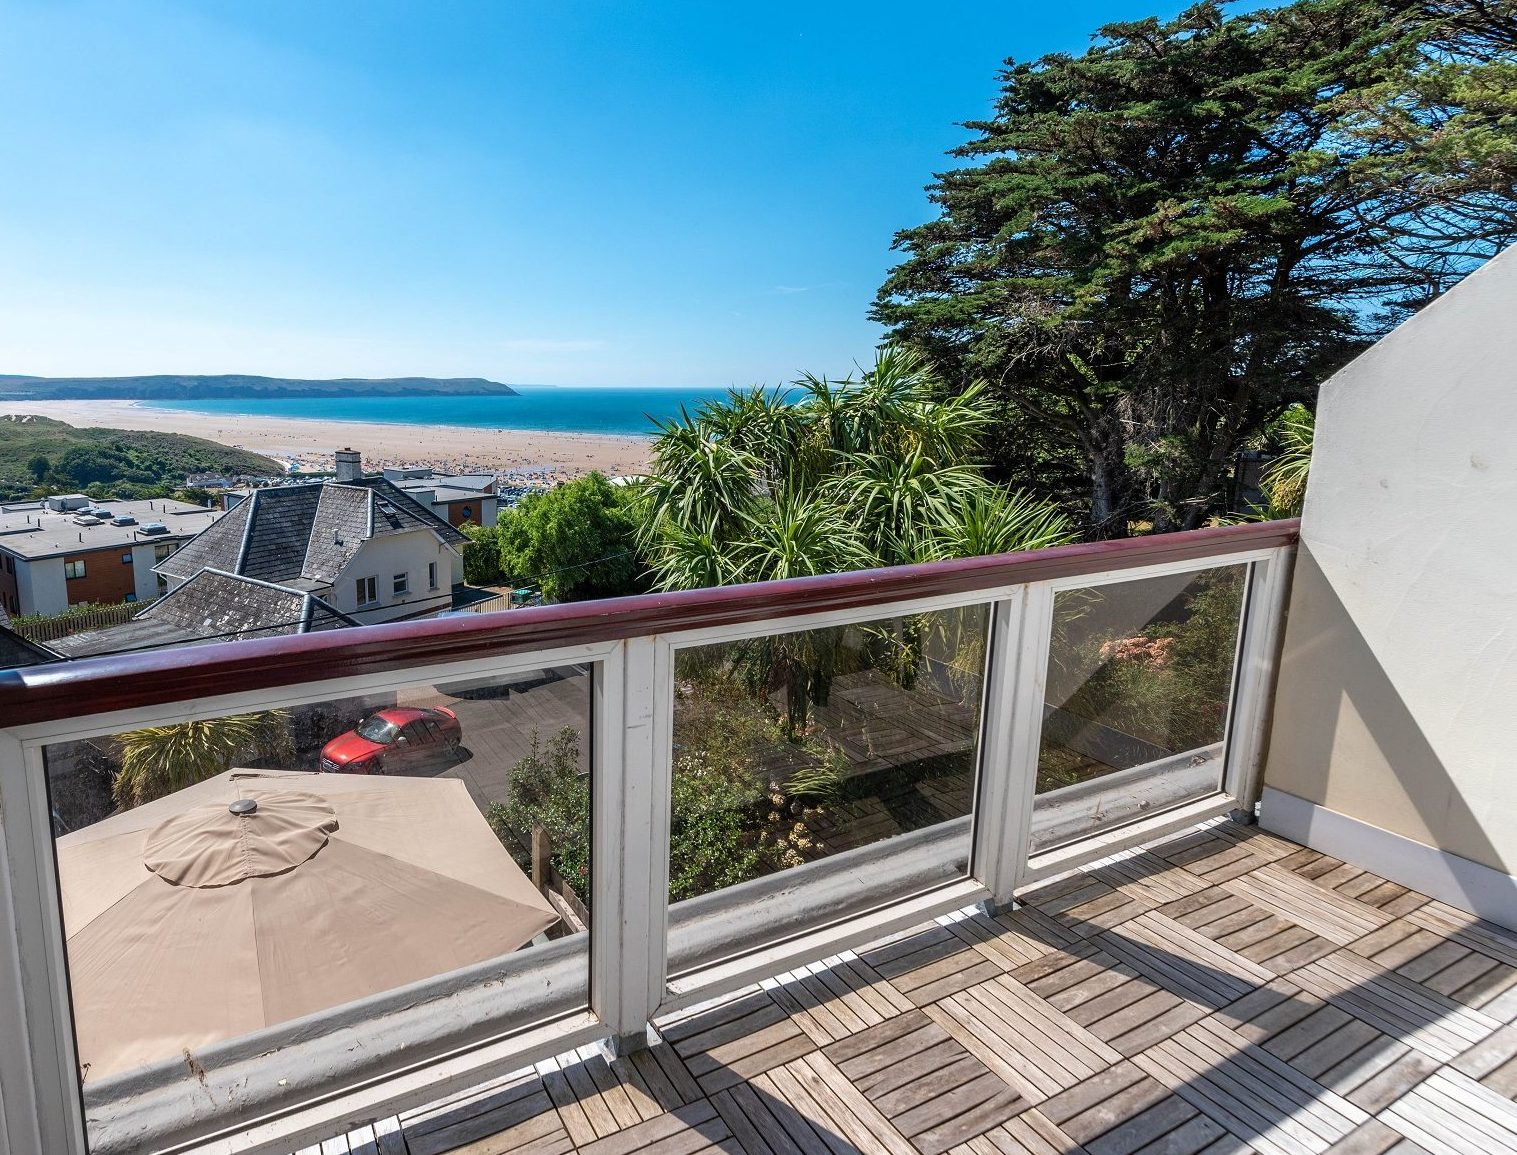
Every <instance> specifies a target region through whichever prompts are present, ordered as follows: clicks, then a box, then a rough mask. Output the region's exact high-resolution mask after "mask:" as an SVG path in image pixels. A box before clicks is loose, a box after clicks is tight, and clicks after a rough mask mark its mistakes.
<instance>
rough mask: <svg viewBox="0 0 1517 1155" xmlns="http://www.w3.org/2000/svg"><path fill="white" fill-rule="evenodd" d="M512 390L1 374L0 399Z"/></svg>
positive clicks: (355, 380) (343, 380) (356, 381)
mask: <svg viewBox="0 0 1517 1155" xmlns="http://www.w3.org/2000/svg"><path fill="white" fill-rule="evenodd" d="M515 392H516V390H514V389H512V388H511V386H509V385H503V384H501V383H500V382H499V381H489V380H486V379H485V378H483V377H386V378H379V379H369V378H362V377H338V378H334V379H332V380H330V381H312V380H307V379H305V378H300V377H255V376H250V375H247V374H239V373H222V374H194V373H190V374H172V373H161V374H155V375H152V376H146V377H23V376H16V375H14V374H4V373H0V398H7V399H10V400H22V401H40V400H44V399H53V400H57V399H73V398H94V399H106V398H110V399H124V400H135V401H153V400H158V401H164V400H176V399H177V400H181V401H183V400H191V401H205V400H208V399H211V398H232V397H235V398H248V397H397V396H398V397H446V396H460V395H462V396H475V397H483V396H491V397H509V396H511V395H512V394H514V393H515Z"/></svg>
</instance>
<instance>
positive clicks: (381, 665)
mask: <svg viewBox="0 0 1517 1155" xmlns="http://www.w3.org/2000/svg"><path fill="white" fill-rule="evenodd" d="M1299 529H1300V523H1299V521H1296V520H1290V521H1266V522H1249V523H1245V524H1243V525H1232V526H1222V527H1219V528H1216V529H1197V530H1190V531H1187V532H1184V533H1169V534H1156V535H1154V536H1151V537H1138V538H1126V539H1123V540H1120V541H1101V542H1086V543H1081V544H1078V545H1067V546H1055V547H1053V548H1051V549H1042V550H1032V551H1028V552H1025V553H1010V554H1000V555H997V556H993V557H975V558H964V559H962V560H957V561H942V562H929V563H927V564H923V565H908V566H895V567H892V568H889V569H872V570H855V571H851V572H849V573H839V574H824V575H821V576H818V577H806V578H793V579H790V580H787V581H773V582H759V583H756V584H753V585H741V586H718V587H716V588H713V589H700V590H685V591H682V592H679V593H668V594H640V595H637V596H635V597H626V598H607V599H604V600H601V601H589V602H569V603H566V604H563V605H552V606H534V607H530V608H527V609H517V610H510V611H503V612H500V613H494V614H477V615H472V616H470V617H467V618H463V617H456V618H455V617H450V618H426V619H421V620H418V621H407V622H392V623H384V624H380V625H373V626H366V627H363V628H360V629H346V630H330V631H323V632H320V633H314V634H296V635H292V636H288V637H278V638H254V639H251V640H248V641H241V642H220V643H215V644H211V645H205V646H191V647H182V648H179V649H167V650H153V651H149V652H145V653H134V654H116V655H105V656H102V657H97V658H88V659H84V660H81V661H76V662H60V663H55V664H51V665H44V666H32V667H28V668H24V669H16V670H8V671H4V672H0V726H13V725H24V724H27V723H32V722H48V721H55V720H58V719H62V718H70V717H83V716H85V715H88V714H96V713H103V712H106V711H110V710H125V709H133V708H137V707H143V706H156V705H162V704H165V703H169V702H179V701H186V700H193V699H196V698H204V697H210V696H212V695H214V694H221V693H229V692H232V691H234V690H260V689H267V688H270V687H275V686H285V685H298V684H300V683H302V682H315V681H321V680H324V679H329V678H339V677H350V676H354V675H360V674H379V673H388V672H393V671H399V670H405V669H409V668H414V667H417V666H424V665H433V664H438V663H443V662H450V661H465V660H468V659H471V658H486V657H491V656H500V655H503V654H519V653H523V652H526V651H530V650H547V649H555V648H558V647H563V646H572V645H580V644H585V643H590V642H603V641H610V640H617V639H622V638H631V637H641V636H645V635H650V634H659V633H671V632H675V631H681V630H690V629H699V628H703V627H711V626H731V625H740V624H746V623H750V622H755V621H762V620H764V619H766V618H779V617H794V616H797V615H803V614H821V613H827V612H835V611H839V610H847V609H855V608H858V607H860V606H868V605H875V604H885V603H889V602H896V601H905V600H907V599H915V598H929V597H935V596H942V595H948V594H961V593H968V592H972V591H974V590H979V589H993V588H995V587H998V586H1006V585H1015V584H1019V583H1022V582H1033V581H1047V580H1050V579H1053V578H1065V577H1077V576H1079V575H1081V574H1099V573H1106V572H1110V571H1113V570H1123V569H1133V568H1136V567H1139V566H1147V565H1156V564H1162V563H1165V562H1175V561H1198V560H1204V559H1206V558H1209V557H1220V556H1224V555H1226V554H1230V553H1238V552H1242V551H1245V550H1251V549H1268V548H1272V547H1276V546H1285V545H1292V544H1294V543H1295V541H1296V538H1297V536H1298V532H1299Z"/></svg>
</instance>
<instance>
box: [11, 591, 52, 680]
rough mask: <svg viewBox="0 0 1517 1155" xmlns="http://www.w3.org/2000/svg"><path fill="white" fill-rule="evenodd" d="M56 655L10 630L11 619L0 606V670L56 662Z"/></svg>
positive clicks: (45, 647)
mask: <svg viewBox="0 0 1517 1155" xmlns="http://www.w3.org/2000/svg"><path fill="white" fill-rule="evenodd" d="M57 660H58V654H56V653H54V652H53V651H52V650H51V649H49V648H48V647H47V646H44V645H40V644H39V643H37V642H34V641H31V640H30V639H29V638H24V637H22V636H21V635H20V634H18V633H16V631H15V630H13V629H12V628H11V617H10V615H9V614H8V613H6V612H5V607H4V606H0V670H11V669H15V668H16V667H17V666H40V665H42V664H43V663H44V662H56V661H57Z"/></svg>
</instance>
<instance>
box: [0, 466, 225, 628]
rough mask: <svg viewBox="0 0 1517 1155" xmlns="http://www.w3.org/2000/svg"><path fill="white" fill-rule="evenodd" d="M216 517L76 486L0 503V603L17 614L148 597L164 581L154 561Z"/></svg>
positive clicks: (180, 505) (216, 513) (179, 505)
mask: <svg viewBox="0 0 1517 1155" xmlns="http://www.w3.org/2000/svg"><path fill="white" fill-rule="evenodd" d="M220 516H221V513H220V511H219V510H212V509H206V508H204V507H202V506H198V505H190V504H189V503H187V502H183V501H171V500H169V499H167V498H155V499H153V500H150V501H100V502H96V501H94V500H92V499H91V498H88V497H86V496H84V495H83V494H78V493H75V494H64V495H60V496H55V497H48V498H44V499H43V500H41V501H26V502H10V503H6V504H0V606H4V607H5V609H6V610H8V611H9V612H10V613H11V614H13V615H15V616H18V617H19V616H23V615H28V614H58V613H62V612H63V611H65V610H67V609H68V608H69V607H70V606H76V605H82V604H84V603H86V602H89V603H92V604H96V605H112V604H117V603H120V602H133V601H148V600H150V599H152V598H154V597H157V596H158V594H159V593H160V592H162V588H163V583H162V582H161V581H160V579H159V577H158V575H157V574H156V573H155V572H154V568H155V567H156V566H158V565H159V564H161V563H162V562H163V561H164V560H165V559H166V558H168V557H169V555H170V554H172V553H173V552H174V551H175V550H177V549H178V548H179V547H180V546H181V545H183V544H184V543H185V542H187V541H189V540H190V538H192V537H194V536H195V535H196V534H198V533H199V532H200V531H201V530H203V529H206V528H207V527H208V526H210V525H212V524H213V523H214V522H215V521H216V520H217V519H218V518H219V517H220Z"/></svg>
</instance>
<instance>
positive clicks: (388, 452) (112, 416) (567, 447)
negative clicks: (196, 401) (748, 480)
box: [0, 401, 653, 483]
mask: <svg viewBox="0 0 1517 1155" xmlns="http://www.w3.org/2000/svg"><path fill="white" fill-rule="evenodd" d="M0 413H35V414H37V415H38V416H41V417H52V418H55V419H57V420H59V421H66V422H67V423H68V424H70V425H76V426H106V427H108V428H113V429H150V430H157V431H158V432H160V433H187V434H190V435H191V436H194V437H204V438H207V439H208V440H211V441H217V442H220V443H221V444H222V445H233V446H237V447H239V448H242V449H251V450H253V451H254V452H255V453H262V454H264V455H266V456H268V457H273V458H276V459H278V460H280V461H284V462H293V463H295V465H296V466H297V467H298V468H300V469H301V470H330V469H331V468H332V467H333V453H334V452H335V451H336V450H337V449H340V448H344V447H352V448H354V449H357V450H359V451H360V452H361V453H362V454H363V464H364V468H365V469H368V470H378V469H381V468H383V467H385V466H387V465H388V466H429V467H431V468H433V469H440V470H444V471H446V472H449V473H486V472H494V473H497V474H501V475H504V476H508V477H512V478H519V479H521V480H523V481H528V482H537V483H553V482H557V481H564V480H568V479H570V478H573V477H578V476H580V475H582V474H585V473H589V472H591V471H592V470H599V471H600V472H602V473H604V474H606V475H607V476H616V475H618V474H628V473H642V472H645V471H646V469H647V465H648V451H649V449H650V448H651V446H652V444H653V442H652V440H651V439H649V438H642V437H608V436H601V435H596V434H589V433H541V432H533V431H530V430H522V429H475V428H461V427H459V426H455V425H389V424H378V423H369V422H361V421H302V420H299V419H296V418H269V417H239V416H234V415H231V414H220V413H218V414H215V415H211V414H203V413H190V412H181V411H179V410H174V409H157V408H150V407H148V406H145V405H142V404H139V403H138V402H136V401H0Z"/></svg>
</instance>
